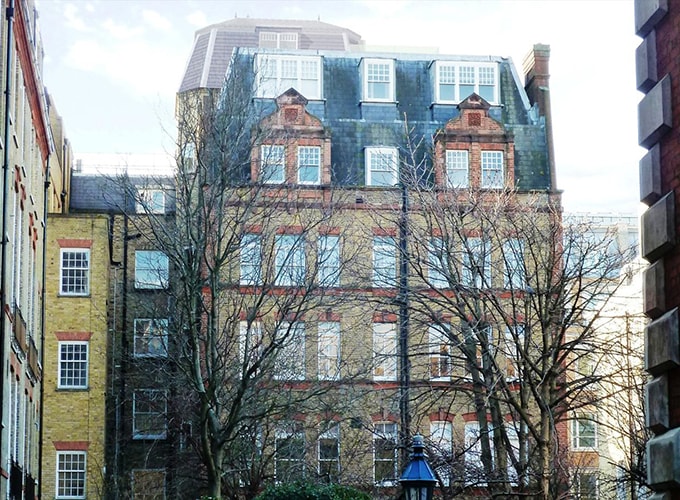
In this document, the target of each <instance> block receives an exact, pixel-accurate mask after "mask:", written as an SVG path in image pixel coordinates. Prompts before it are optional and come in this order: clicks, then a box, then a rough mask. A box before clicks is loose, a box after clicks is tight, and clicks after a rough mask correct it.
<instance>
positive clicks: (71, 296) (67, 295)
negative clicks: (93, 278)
mask: <svg viewBox="0 0 680 500" xmlns="http://www.w3.org/2000/svg"><path fill="white" fill-rule="evenodd" d="M57 297H59V298H69V299H82V298H87V297H90V292H87V293H63V292H59V293H58V294H57Z"/></svg>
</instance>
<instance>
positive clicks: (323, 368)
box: [318, 322, 340, 380]
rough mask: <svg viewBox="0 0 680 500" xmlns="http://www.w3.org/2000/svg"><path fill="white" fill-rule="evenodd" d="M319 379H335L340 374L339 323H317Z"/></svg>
mask: <svg viewBox="0 0 680 500" xmlns="http://www.w3.org/2000/svg"><path fill="white" fill-rule="evenodd" d="M318 341H319V353H318V354H319V379H320V380H337V379H338V378H339V374H340V323H337V322H322V323H319V340H318Z"/></svg>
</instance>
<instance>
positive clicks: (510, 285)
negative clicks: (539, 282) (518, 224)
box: [503, 238, 527, 291]
mask: <svg viewBox="0 0 680 500" xmlns="http://www.w3.org/2000/svg"><path fill="white" fill-rule="evenodd" d="M524 248H525V245H524V240H522V239H520V238H508V239H507V240H505V241H504V242H503V263H504V264H505V266H504V267H505V272H504V273H503V286H504V287H505V288H507V289H511V290H522V291H526V288H527V272H526V265H525V262H524Z"/></svg>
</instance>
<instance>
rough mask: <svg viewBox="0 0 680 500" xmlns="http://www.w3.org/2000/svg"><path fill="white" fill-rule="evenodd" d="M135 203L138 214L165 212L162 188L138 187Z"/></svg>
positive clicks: (160, 213)
mask: <svg viewBox="0 0 680 500" xmlns="http://www.w3.org/2000/svg"><path fill="white" fill-rule="evenodd" d="M138 196H139V199H138V200H137V203H136V205H135V206H136V210H137V213H138V214H153V215H162V214H164V213H165V191H163V190H162V189H140V190H139V193H138Z"/></svg>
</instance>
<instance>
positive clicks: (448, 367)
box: [428, 325, 453, 381]
mask: <svg viewBox="0 0 680 500" xmlns="http://www.w3.org/2000/svg"><path fill="white" fill-rule="evenodd" d="M449 334H450V332H449V328H448V327H447V325H430V327H429V328H428V337H429V341H430V342H429V345H430V349H429V351H430V380H433V381H446V380H451V371H452V369H453V360H452V359H451V339H450V337H449Z"/></svg>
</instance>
